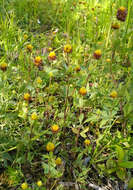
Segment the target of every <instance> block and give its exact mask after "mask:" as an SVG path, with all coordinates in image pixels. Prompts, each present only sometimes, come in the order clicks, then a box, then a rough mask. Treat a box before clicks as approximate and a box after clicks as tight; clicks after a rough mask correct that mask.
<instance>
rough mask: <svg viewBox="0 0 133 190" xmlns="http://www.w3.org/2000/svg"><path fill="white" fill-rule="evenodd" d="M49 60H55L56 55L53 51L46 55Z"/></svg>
mask: <svg viewBox="0 0 133 190" xmlns="http://www.w3.org/2000/svg"><path fill="white" fill-rule="evenodd" d="M48 58H49V60H55V59H56V54H55V52H54V51H51V52H50V53H49V55H48Z"/></svg>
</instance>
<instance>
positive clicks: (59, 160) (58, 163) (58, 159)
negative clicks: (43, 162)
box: [55, 157, 62, 166]
mask: <svg viewBox="0 0 133 190" xmlns="http://www.w3.org/2000/svg"><path fill="white" fill-rule="evenodd" d="M55 163H56V165H58V166H59V165H61V164H62V160H61V158H60V157H58V158H57V159H56V160H55Z"/></svg>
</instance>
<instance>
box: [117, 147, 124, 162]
mask: <svg viewBox="0 0 133 190" xmlns="http://www.w3.org/2000/svg"><path fill="white" fill-rule="evenodd" d="M116 151H117V155H118V162H122V161H123V160H124V156H125V153H124V150H123V149H122V148H121V147H120V146H116Z"/></svg>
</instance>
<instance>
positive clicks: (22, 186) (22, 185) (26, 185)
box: [21, 182, 28, 190]
mask: <svg viewBox="0 0 133 190" xmlns="http://www.w3.org/2000/svg"><path fill="white" fill-rule="evenodd" d="M21 188H22V189H23V190H25V189H27V188H28V184H27V183H26V182H25V183H22V184H21Z"/></svg>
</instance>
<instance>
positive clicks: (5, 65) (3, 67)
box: [0, 62, 7, 71]
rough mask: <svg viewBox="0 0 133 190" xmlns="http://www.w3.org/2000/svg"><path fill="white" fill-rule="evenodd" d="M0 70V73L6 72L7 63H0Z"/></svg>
mask: <svg viewBox="0 0 133 190" xmlns="http://www.w3.org/2000/svg"><path fill="white" fill-rule="evenodd" d="M0 69H1V70H2V71H6V70H7V63H5V62H3V63H1V65H0Z"/></svg>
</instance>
